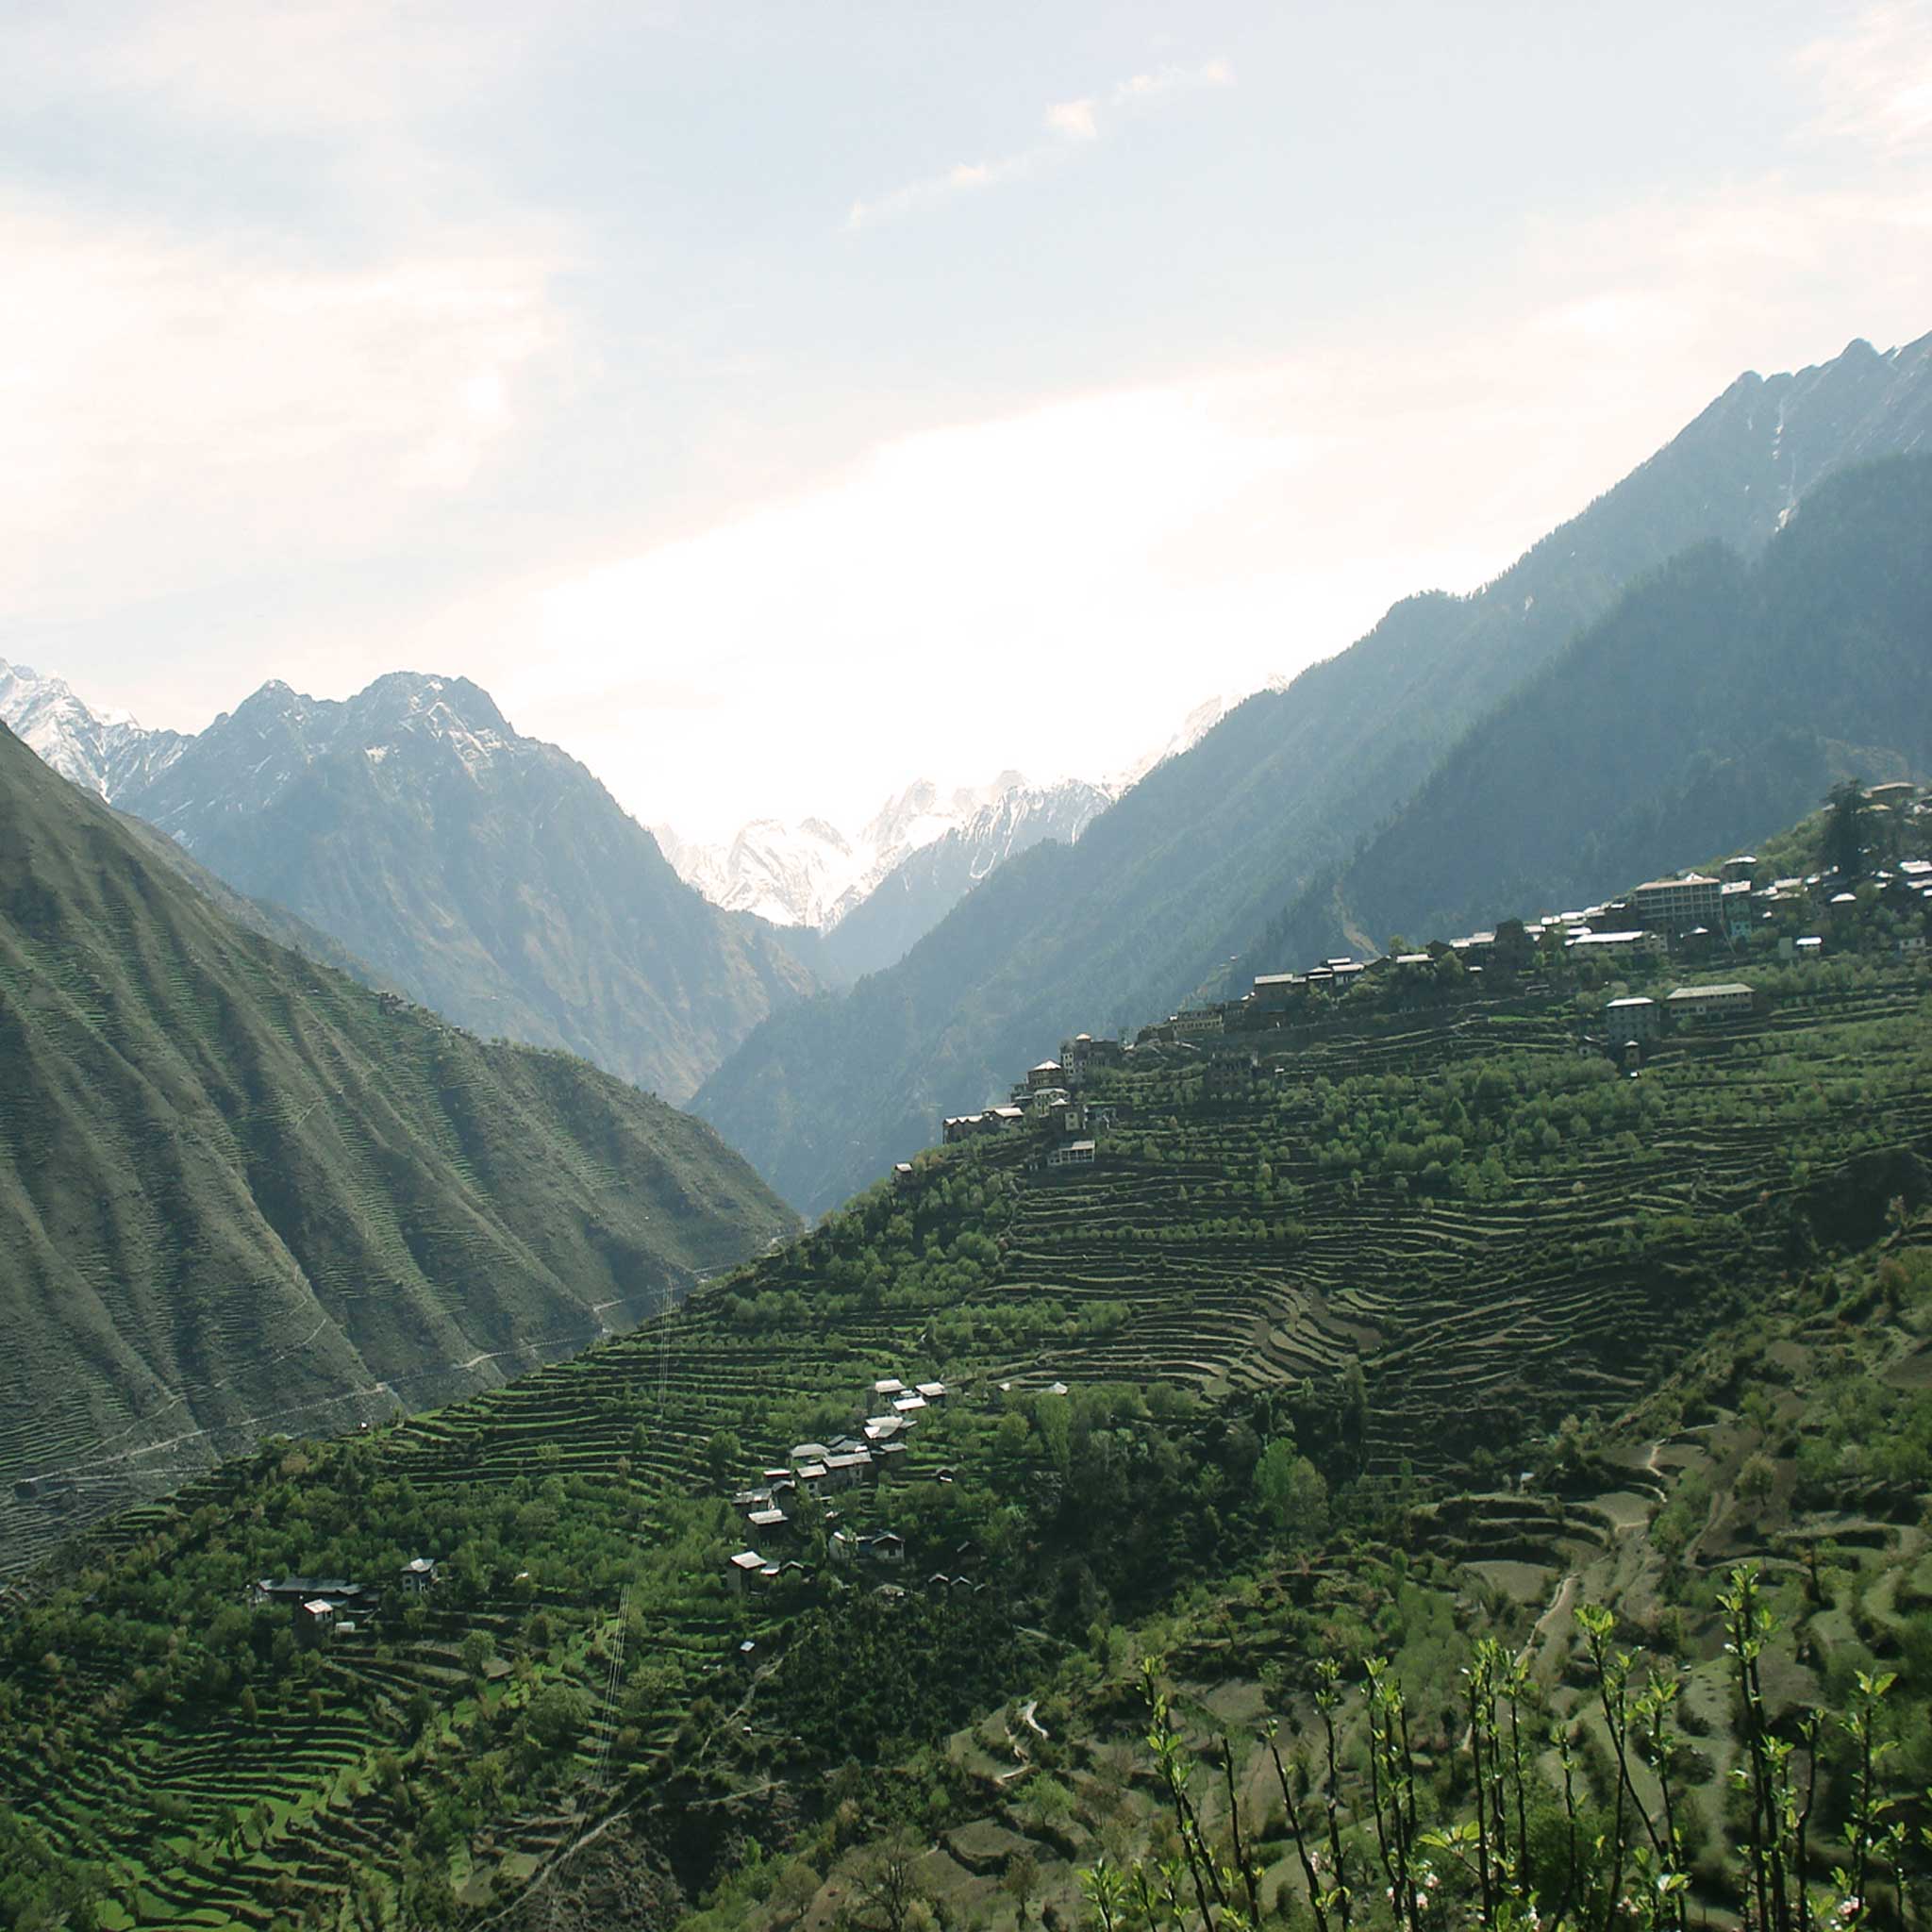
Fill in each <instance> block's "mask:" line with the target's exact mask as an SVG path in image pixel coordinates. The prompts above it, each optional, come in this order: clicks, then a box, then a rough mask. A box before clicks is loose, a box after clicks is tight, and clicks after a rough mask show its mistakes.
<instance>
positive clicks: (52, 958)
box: [0, 729, 794, 1568]
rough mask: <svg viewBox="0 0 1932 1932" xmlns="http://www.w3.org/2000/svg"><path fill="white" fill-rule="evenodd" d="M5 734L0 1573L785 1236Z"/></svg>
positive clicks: (596, 1321) (651, 1141) (726, 1156)
mask: <svg viewBox="0 0 1932 1932" xmlns="http://www.w3.org/2000/svg"><path fill="white" fill-rule="evenodd" d="M159 842H160V841H158V840H157V839H156V838H155V836H154V835H153V834H151V833H146V832H144V831H143V830H142V828H140V827H139V826H137V825H135V824H132V823H131V822H130V821H128V820H126V819H125V818H123V817H121V816H119V815H118V814H116V813H114V812H112V811H110V810H109V809H108V808H107V807H106V806H105V805H104V804H102V803H101V802H100V801H99V800H98V799H96V798H93V797H91V796H89V795H88V794H87V793H86V792H85V791H82V790H81V789H79V788H77V787H75V786H74V785H72V784H69V783H67V782H65V781H64V780H62V779H61V778H60V777H58V776H57V775H56V774H54V773H53V772H52V771H51V770H49V769H48V768H47V767H46V766H45V765H43V764H42V762H41V761H40V760H39V759H38V758H35V757H34V756H33V755H32V754H31V753H30V752H29V751H28V750H27V749H26V747H25V745H23V744H22V743H21V742H20V741H19V740H18V739H16V738H15V737H14V736H13V735H12V733H10V732H8V731H7V730H5V729H0V1061H4V1064H5V1066H6V1068H7V1080H6V1084H5V1088H4V1091H0V1324H4V1326H5V1332H6V1334H7V1337H8V1347H9V1350H10V1351H11V1355H12V1367H13V1373H12V1374H10V1375H9V1376H8V1378H7V1382H6V1385H5V1387H4V1388H0V1568H6V1567H8V1566H10V1565H11V1564H13V1563H15V1562H17V1561H19V1560H20V1559H22V1558H23V1557H25V1555H27V1554H30V1553H31V1552H32V1551H33V1550H34V1549H35V1548H37V1547H40V1546H42V1544H43V1543H44V1542H45V1541H47V1540H48V1539H49V1538H51V1537H52V1536H53V1535H54V1534H55V1533H57V1532H58V1531H59V1530H60V1529H62V1528H63V1527H64V1528H71V1527H72V1526H73V1525H74V1524H75V1523H76V1522H78V1521H82V1520H85V1519H86V1518H88V1517H90V1516H92V1515H95V1514H98V1513H100V1512H101V1511H102V1510H104V1509H106V1508H108V1507H113V1506H114V1505H116V1504H118V1503H121V1502H125V1501H126V1500H128V1499H129V1498H130V1497H135V1496H140V1495H144V1494H152V1493H155V1492H156V1491H158V1490H161V1489H166V1488H170V1487H173V1486H174V1485H175V1484H177V1483H178V1482H180V1481H181V1480H182V1479H183V1477H184V1476H185V1474H188V1473H191V1472H192V1471H193V1470H194V1469H197V1468H201V1467H205V1466H206V1465H207V1464H208V1463H209V1462H211V1461H213V1460H214V1459H216V1457H218V1456H220V1455H225V1454H232V1453H234V1452H236V1451H237V1450H239V1449H241V1448H243V1447H245V1446H246V1445H247V1444H248V1443H250V1442H251V1441H254V1440H255V1439H256V1438H257V1437H258V1436H259V1435H261V1434H262V1433H264V1432H266V1431H268V1430H272V1429H277V1428H292V1429H296V1430H299V1431H305V1432H315V1431H324V1432H326V1431H331V1430H337V1429H341V1428H346V1427H349V1426H351V1425H352V1424H355V1423H356V1422H358V1420H361V1421H366V1420H370V1419H372V1418H375V1417H379V1416H385V1415H389V1414H391V1413H393V1412H394V1411H395V1410H396V1408H397V1407H399V1406H403V1407H421V1406H424V1405H426V1404H430V1403H434V1402H438V1401H442V1400H447V1399H449V1398H450V1397H452V1396H455V1395H458V1394H460V1393H462V1392H464V1391H469V1390H473V1389H475V1388H477V1387H480V1386H483V1385H486V1384H488V1383H491V1382H495V1381H498V1380H501V1379H503V1378H504V1377H505V1376H506V1375H508V1374H514V1373H515V1372H516V1371H517V1370H518V1369H519V1368H521V1367H525V1366H528V1365H529V1364H531V1363H532V1362H534V1361H537V1360H541V1359H543V1358H545V1357H548V1356H551V1355H554V1354H556V1353H558V1352H568V1353H575V1351H576V1350H578V1349H581V1348H582V1347H584V1346H585V1345H586V1344H588V1343H589V1342H590V1341H593V1340H595V1339H596V1338H597V1337H598V1336H599V1335H600V1334H604V1333H608V1332H609V1331H611V1330H613V1329H616V1328H621V1327H624V1326H627V1325H630V1324H633V1323H635V1322H636V1321H638V1320H640V1319H641V1318H642V1317H643V1316H644V1315H645V1314H647V1313H649V1312H651V1311H653V1310H655V1309H657V1308H658V1307H663V1306H665V1305H666V1304H667V1303H668V1302H669V1301H671V1300H674V1299H675V1298H676V1297H677V1296H678V1295H679V1294H681V1293H682V1292H683V1291H685V1290H687V1289H688V1288H690V1287H691V1285H692V1284H693V1283H694V1282H696V1281H697V1280H698V1279H700V1278H701V1277H702V1276H703V1275H704V1274H707V1273H708V1272H710V1271H712V1270H714V1269H718V1268H723V1267H726V1266H729V1265H730V1264H732V1263H733V1262H736V1261H738V1260H741V1259H742V1258H744V1257H746V1256H748V1255H752V1254H756V1253H757V1252H758V1251H759V1250H760V1249H761V1248H763V1247H764V1246H766V1245H767V1244H768V1243H769V1242H770V1241H773V1240H774V1238H776V1237H779V1236H781V1235H783V1234H785V1233H787V1232H788V1231H789V1230H790V1229H791V1227H792V1226H793V1225H794V1222H793V1220H792V1217H791V1215H790V1213H789V1212H788V1210H787V1209H786V1208H785V1207H784V1205H783V1203H781V1202H780V1201H778V1200H777V1199H776V1197H775V1196H774V1195H773V1194H772V1193H771V1192H770V1191H769V1190H768V1189H766V1188H765V1187H764V1185H763V1184H762V1183H761V1182H760V1181H759V1180H758V1177H757V1176H756V1175H755V1174H753V1173H752V1171H751V1170H750V1169H749V1168H748V1167H747V1166H746V1165H745V1164H744V1162H743V1161H741V1159H740V1158H738V1157H737V1156H736V1155H734V1154H732V1153H731V1152H730V1151H729V1150H728V1149H727V1148H726V1147H725V1146H724V1144H723V1143H722V1142H721V1141H719V1140H718V1138H717V1136H716V1135H715V1134H713V1133H712V1132H711V1130H710V1129H709V1128H708V1127H706V1126H704V1125H703V1124H701V1123H699V1122H696V1121H694V1120H692V1119H691V1118H690V1117H689V1116H688V1115H684V1114H680V1113H677V1112H675V1111H674V1110H673V1109H672V1108H669V1107H667V1106H665V1105H664V1104H662V1103H661V1102H659V1101H657V1100H654V1099H652V1098H650V1097H649V1096H647V1095H645V1094H642V1093H641V1092H639V1091H637V1090H636V1089H635V1088H632V1087H628V1086H626V1085H625V1084H624V1083H623V1082H621V1081H618V1080H615V1079H612V1078H610V1077H609V1076H608V1075H607V1074H600V1073H598V1072H596V1071H595V1070H594V1069H592V1068H591V1067H588V1066H585V1065H584V1064H582V1063H581V1062H580V1061H577V1060H574V1059H571V1058H567V1057H565V1056H563V1055H561V1054H557V1053H543V1052H537V1051H533V1050H531V1049H528V1048H522V1047H509V1046H503V1045H487V1044H485V1043H484V1042H482V1041H478V1040H476V1039H475V1038H473V1037H472V1036H471V1035H469V1034H467V1033H463V1032H460V1031H458V1030H457V1029H456V1028H453V1027H451V1026H450V1025H448V1024H445V1023H444V1022H443V1021H441V1020H440V1019H438V1018H437V1017H436V1016H435V1015H434V1014H431V1013H428V1012H425V1011H424V1010H423V1009H421V1008H412V1007H409V1006H408V1005H407V1004H406V1003H405V1002H404V1001H403V1000H401V999H400V998H399V997H398V996H397V995H396V994H394V993H386V992H381V991H374V990H372V989H370V988H368V987H365V986H362V985H360V984H358V982H356V981H355V980H352V979H350V978H348V977H347V976H345V975H343V974H339V973H336V972H333V971H331V970H330V969H328V968H326V967H324V966H321V965H318V964H316V963H315V962H314V961H313V960H312V959H309V958H305V957H303V956H301V955H300V954H297V953H294V952H291V951H290V950H288V949H286V948H284V947H282V946H279V945H276V944H275V943H273V942H272V941H268V940H266V939H263V938H262V937H260V936H259V935H258V934H257V933H255V932H252V931H249V930H247V929H246V928H245V927H244V926H242V925H241V924H237V923H236V922H235V921H233V920H232V919H230V918H229V917H228V916H227V914H226V913H225V912H224V911H223V910H222V908H221V907H220V906H219V905H218V904H217V903H216V902H215V901H214V900H213V899H211V898H210V897H208V895H207V894H205V893H204V892H202V891H199V890H197V889H196V888H195V887H194V885H192V883H191V882H190V881H189V879H188V878H186V877H184V876H183V874H182V873H181V871H180V870H179V869H178V868H177V867H176V866H175V865H173V864H170V863H166V862H163V861H162V859H161V858H158V856H157V853H156V850H155V848H156V846H157V845H158V843H159Z"/></svg>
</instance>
